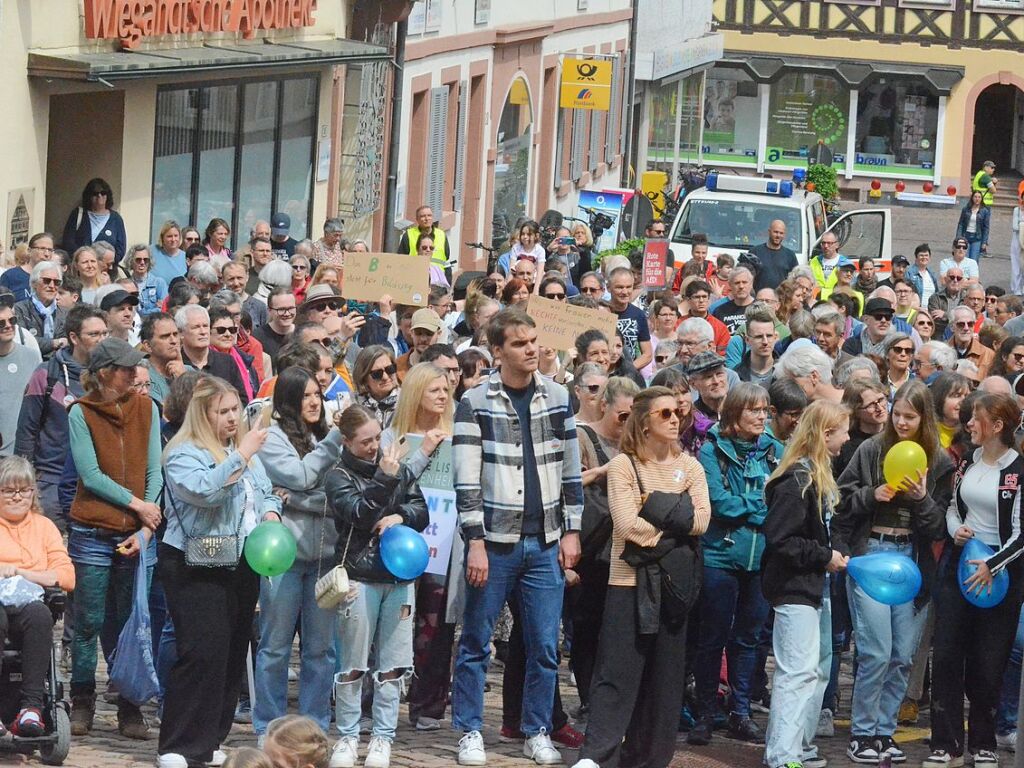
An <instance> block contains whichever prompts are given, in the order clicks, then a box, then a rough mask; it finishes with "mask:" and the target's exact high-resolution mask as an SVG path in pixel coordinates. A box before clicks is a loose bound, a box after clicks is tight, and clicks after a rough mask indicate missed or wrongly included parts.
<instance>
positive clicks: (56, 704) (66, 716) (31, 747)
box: [0, 589, 71, 765]
mask: <svg viewBox="0 0 1024 768" xmlns="http://www.w3.org/2000/svg"><path fill="white" fill-rule="evenodd" d="M65 600H66V597H65V595H64V592H63V591H61V590H60V589H47V590H46V592H45V594H44V596H43V602H44V603H45V604H46V606H47V607H48V608H49V609H50V614H51V615H52V616H53V622H54V624H56V623H57V620H58V619H60V618H61V616H63V615H64V603H65ZM0 653H2V654H3V667H2V669H0V719H2V720H3V722H5V723H10V722H11V721H13V720H14V718H15V717H17V715H18V710H19V709H20V699H21V651H20V650H19V649H17V648H14V647H12V644H11V639H10V638H8V639H7V643H6V644H5V646H4V648H3V649H2V651H0ZM42 710H43V724H44V726H45V727H46V732H45V733H44V734H43V735H42V736H37V737H34V738H26V737H24V736H15V735H13V734H12V733H10V732H8V733H7V734H6V735H5V736H4V737H3V738H2V739H0V753H2V752H16V753H20V754H24V755H31V754H32V753H34V752H38V753H39V756H40V759H41V760H42V761H43V763H44V764H45V765H62V764H63V763H64V760H65V758H67V756H68V751H69V750H70V748H71V711H70V706H69V705H68V703H67V701H65V700H64V683H63V682H61V680H60V679H59V678H58V676H57V649H56V646H55V644H53V643H51V646H50V668H49V671H48V672H47V673H46V685H45V696H44V700H43V708H42ZM0 762H3V760H2V759H0Z"/></svg>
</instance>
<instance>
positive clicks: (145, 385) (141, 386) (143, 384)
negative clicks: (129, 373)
mask: <svg viewBox="0 0 1024 768" xmlns="http://www.w3.org/2000/svg"><path fill="white" fill-rule="evenodd" d="M152 386H153V382H152V381H149V380H146V381H136V382H135V383H134V384H132V389H134V390H135V391H136V392H145V391H148V390H149V389H150V387H152Z"/></svg>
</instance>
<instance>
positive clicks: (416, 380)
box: [391, 363, 455, 438]
mask: <svg viewBox="0 0 1024 768" xmlns="http://www.w3.org/2000/svg"><path fill="white" fill-rule="evenodd" d="M439 378H441V379H445V384H446V385H447V378H446V374H445V372H444V371H443V370H442V369H441V368H439V367H438V366H436V365H434V364H433V363H417V364H416V365H414V366H413V367H412V368H410V369H409V372H408V373H407V374H405V378H404V379H403V380H402V390H401V392H400V393H399V395H398V404H397V405H396V406H395V418H394V419H393V420H392V422H391V430H392V431H393V432H394V433H395V438H399V437H402V436H403V435H407V434H409V433H410V432H416V430H417V427H416V417H417V416H418V415H419V412H420V403H421V402H422V401H423V394H424V393H425V392H426V391H427V388H428V387H429V386H430V385H431V384H433V383H434V382H435V381H437V379H439ZM454 399H455V398H454V397H453V395H452V393H451V392H449V393H448V404H447V405H446V406H445V409H444V413H442V414H441V420H440V422H439V423H438V425H437V428H438V429H441V430H443V431H445V432H447V433H448V434H449V435H450V434H451V433H452V421H453V412H454V410H455V405H454V402H453V401H454Z"/></svg>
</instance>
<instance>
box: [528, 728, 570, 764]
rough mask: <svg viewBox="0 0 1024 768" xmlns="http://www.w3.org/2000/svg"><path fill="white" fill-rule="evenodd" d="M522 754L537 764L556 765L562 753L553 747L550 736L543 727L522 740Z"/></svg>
mask: <svg viewBox="0 0 1024 768" xmlns="http://www.w3.org/2000/svg"><path fill="white" fill-rule="evenodd" d="M523 755H525V756H526V757H528V758H530V759H531V760H533V762H535V763H536V764H537V765H558V764H560V763H561V762H562V753H561V752H559V751H558V750H557V749H555V746H554V745H553V744H552V743H551V737H550V736H548V733H547V731H545V730H543V729H542V730H541V732H540V733H538V734H537V735H536V736H530V737H529V738H528V739H527V740H526V741H524V742H523Z"/></svg>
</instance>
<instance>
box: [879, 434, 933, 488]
mask: <svg viewBox="0 0 1024 768" xmlns="http://www.w3.org/2000/svg"><path fill="white" fill-rule="evenodd" d="M927 469H928V457H927V456H926V455H925V453H924V448H922V447H921V446H920V445H918V444H917V443H915V442H914V441H913V440H901V441H900V442H898V443H896V445H894V446H893V447H892V448H890V449H889V452H888V453H887V454H885V461H883V462H882V474H884V475H885V482H886V484H887V485H889V486H890V487H892V488H899V487H900V484H901V483H902V482H903V481H904V480H905V479H906V478H908V477H909V478H910V479H911V480H915V481H916V480H917V473H918V472H924V471H926V470H927Z"/></svg>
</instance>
